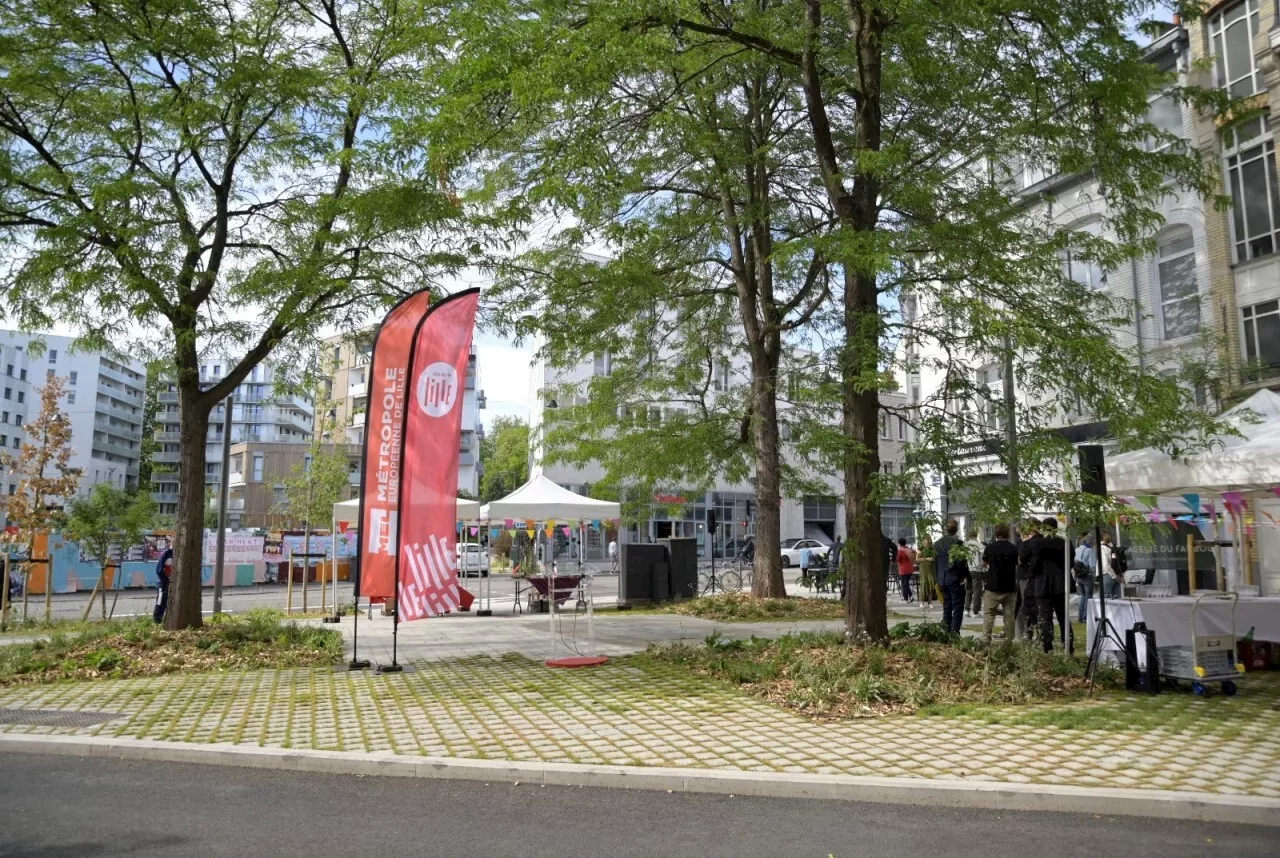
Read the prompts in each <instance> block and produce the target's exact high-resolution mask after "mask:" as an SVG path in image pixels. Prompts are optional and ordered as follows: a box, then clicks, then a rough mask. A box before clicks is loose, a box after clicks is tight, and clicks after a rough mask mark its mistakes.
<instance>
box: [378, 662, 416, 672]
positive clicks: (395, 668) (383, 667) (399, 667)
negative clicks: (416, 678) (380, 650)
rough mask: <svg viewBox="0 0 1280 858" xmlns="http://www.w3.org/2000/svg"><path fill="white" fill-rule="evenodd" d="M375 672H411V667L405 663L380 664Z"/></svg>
mask: <svg viewBox="0 0 1280 858" xmlns="http://www.w3.org/2000/svg"><path fill="white" fill-rule="evenodd" d="M376 672H377V673H413V672H414V671H413V667H412V666H410V665H407V664H380V665H378V667H377V670H376Z"/></svg>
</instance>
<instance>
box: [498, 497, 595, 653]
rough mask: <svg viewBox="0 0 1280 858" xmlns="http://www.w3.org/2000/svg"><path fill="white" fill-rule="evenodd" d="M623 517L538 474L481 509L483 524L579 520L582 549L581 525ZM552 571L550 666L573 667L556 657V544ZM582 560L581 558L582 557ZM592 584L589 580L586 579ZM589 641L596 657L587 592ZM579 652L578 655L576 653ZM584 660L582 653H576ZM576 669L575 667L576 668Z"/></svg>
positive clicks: (549, 580)
mask: <svg viewBox="0 0 1280 858" xmlns="http://www.w3.org/2000/svg"><path fill="white" fill-rule="evenodd" d="M620 515H621V507H620V506H619V505H618V504H617V503H616V502H614V501H605V500H598V499H596V498H589V497H586V496H585V495H580V494H577V493H575V492H571V491H569V490H568V489H566V488H564V487H562V486H559V485H556V484H555V483H554V482H552V481H551V480H549V479H547V478H546V477H545V476H544V475H542V474H536V475H535V476H533V477H531V478H530V479H529V481H528V482H526V483H525V484H524V485H522V486H521V487H520V488H518V489H516V490H515V491H513V492H512V493H511V494H509V495H507V496H506V497H504V498H501V499H499V500H495V501H490V502H489V503H488V504H486V505H485V506H483V507H481V509H480V518H481V520H483V521H489V522H494V521H503V522H505V521H507V520H510V521H524V522H547V521H556V522H567V521H570V520H573V519H577V520H578V522H579V545H581V537H582V533H581V530H582V527H583V525H582V522H583V521H592V520H595V519H601V520H606V519H615V518H618V517H619V516H620ZM550 544H551V546H552V548H551V551H552V555H551V560H552V563H551V564H550V571H549V573H548V582H547V615H548V617H549V618H550V620H551V658H549V659H548V660H547V663H548V664H566V665H567V664H573V662H574V660H573V659H567V660H566V659H557V658H555V654H556V588H557V584H556V577H557V576H556V575H555V572H554V569H555V566H554V560H555V554H554V552H555V548H554V545H555V542H554V541H551V543H550ZM579 556H581V555H579ZM587 578H588V581H590V576H589V575H588V576H587ZM586 601H587V640H588V652H589V656H594V655H595V621H594V612H593V606H592V599H591V595H590V588H589V587H588V590H587V600H586ZM575 652H576V651H575ZM577 655H579V656H581V655H582V654H581V653H577ZM575 666H576V665H575Z"/></svg>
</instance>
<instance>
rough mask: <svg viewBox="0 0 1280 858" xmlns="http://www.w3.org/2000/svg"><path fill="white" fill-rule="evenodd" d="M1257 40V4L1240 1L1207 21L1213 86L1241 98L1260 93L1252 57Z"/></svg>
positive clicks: (1255, 1) (1251, 1)
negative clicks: (1211, 50)
mask: <svg viewBox="0 0 1280 858" xmlns="http://www.w3.org/2000/svg"><path fill="white" fill-rule="evenodd" d="M1257 36H1258V0H1241V2H1239V3H1237V4H1235V5H1234V6H1232V7H1231V8H1229V9H1224V10H1222V11H1221V12H1219V13H1218V14H1217V15H1214V16H1213V17H1212V18H1211V19H1209V37H1210V38H1211V39H1212V40H1213V62H1214V70H1215V72H1216V80H1215V83H1216V84H1217V85H1218V86H1220V87H1222V88H1223V89H1225V90H1226V91H1227V92H1228V93H1229V94H1230V95H1232V96H1233V97H1236V98H1241V97H1244V96H1246V95H1253V94H1254V93H1255V92H1261V91H1262V72H1261V71H1260V70H1259V69H1258V65H1257V63H1256V62H1255V61H1254V56H1253V43H1254V40H1255V39H1256V38H1257Z"/></svg>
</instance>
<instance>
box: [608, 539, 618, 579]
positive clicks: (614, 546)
mask: <svg viewBox="0 0 1280 858" xmlns="http://www.w3.org/2000/svg"><path fill="white" fill-rule="evenodd" d="M609 568H610V570H611V571H613V572H617V571H618V540H616V539H610V540H609Z"/></svg>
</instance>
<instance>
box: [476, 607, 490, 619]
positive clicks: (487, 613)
mask: <svg viewBox="0 0 1280 858" xmlns="http://www.w3.org/2000/svg"><path fill="white" fill-rule="evenodd" d="M476 616H477V617H492V616H493V611H490V610H488V609H487V608H486V609H484V610H480V611H476Z"/></svg>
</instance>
